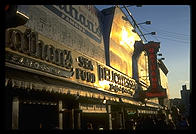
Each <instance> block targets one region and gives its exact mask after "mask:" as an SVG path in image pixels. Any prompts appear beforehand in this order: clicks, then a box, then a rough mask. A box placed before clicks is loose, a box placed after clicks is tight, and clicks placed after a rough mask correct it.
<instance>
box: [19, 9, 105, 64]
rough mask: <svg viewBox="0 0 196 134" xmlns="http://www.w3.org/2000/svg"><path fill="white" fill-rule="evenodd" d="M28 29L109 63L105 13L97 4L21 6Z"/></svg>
mask: <svg viewBox="0 0 196 134" xmlns="http://www.w3.org/2000/svg"><path fill="white" fill-rule="evenodd" d="M18 10H19V11H20V12H22V13H24V14H26V15H27V16H28V17H29V18H30V19H29V21H28V22H27V23H26V24H25V26H26V27H28V28H31V29H32V30H34V31H37V32H38V33H40V34H42V35H43V36H45V37H48V38H49V39H51V40H54V41H56V42H58V43H60V44H61V45H62V47H64V46H66V47H68V48H71V49H72V50H77V51H79V52H81V53H83V54H85V55H88V56H90V57H92V58H94V59H96V60H97V61H99V62H101V63H105V51H104V44H103V35H102V32H101V28H102V25H101V23H100V20H101V12H99V11H98V10H97V9H96V8H95V7H94V6H93V5H19V6H18Z"/></svg>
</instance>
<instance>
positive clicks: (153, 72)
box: [144, 41, 166, 98]
mask: <svg viewBox="0 0 196 134" xmlns="http://www.w3.org/2000/svg"><path fill="white" fill-rule="evenodd" d="M159 48H160V43H159V42H153V41H151V42H148V43H147V44H145V45H144V49H145V51H146V52H147V55H148V70H149V78H150V86H149V88H148V90H147V91H146V93H145V95H146V97H148V98H151V97H164V96H166V90H165V89H164V88H162V86H161V84H160V77H159V76H160V75H159V69H158V63H157V52H158V51H159Z"/></svg>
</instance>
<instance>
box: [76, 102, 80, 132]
mask: <svg viewBox="0 0 196 134" xmlns="http://www.w3.org/2000/svg"><path fill="white" fill-rule="evenodd" d="M76 118H77V128H78V129H81V111H80V103H78V110H77V117H76Z"/></svg>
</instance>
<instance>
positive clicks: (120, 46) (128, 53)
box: [109, 7, 141, 77]
mask: <svg viewBox="0 0 196 134" xmlns="http://www.w3.org/2000/svg"><path fill="white" fill-rule="evenodd" d="M124 18H126V16H125V14H124V13H123V12H122V11H121V9H120V8H119V7H115V12H114V19H113V23H112V28H111V33H110V44H109V46H110V48H109V49H110V66H112V67H114V68H115V69H117V70H120V71H121V72H123V73H124V74H127V75H128V76H130V77H132V55H133V51H134V43H135V41H140V40H141V39H140V37H139V36H138V34H137V33H135V32H133V31H132V30H134V28H133V26H132V25H131V24H130V22H129V21H127V20H126V19H124Z"/></svg>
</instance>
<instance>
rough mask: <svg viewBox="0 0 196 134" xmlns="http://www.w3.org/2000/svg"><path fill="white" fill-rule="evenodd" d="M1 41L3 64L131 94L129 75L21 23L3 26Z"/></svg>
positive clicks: (114, 92)
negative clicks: (3, 36) (2, 42)
mask: <svg viewBox="0 0 196 134" xmlns="http://www.w3.org/2000/svg"><path fill="white" fill-rule="evenodd" d="M5 42H6V48H5V49H6V56H5V61H6V66H9V67H16V66H17V68H18V69H22V70H24V68H25V69H31V70H32V72H34V73H39V74H40V73H42V74H43V75H47V76H48V74H50V75H53V76H57V77H58V78H59V79H63V80H68V81H70V82H74V83H78V84H82V85H87V86H91V87H95V88H97V89H100V90H103V91H106V92H110V93H113V94H120V95H126V96H132V95H133V94H134V90H135V88H136V82H135V81H134V80H133V79H131V78H130V77H128V76H126V75H124V74H122V73H120V72H118V71H116V70H114V69H112V68H109V67H107V66H105V65H104V64H102V63H99V62H97V61H95V60H92V59H91V58H89V57H88V56H85V55H83V54H81V53H80V52H77V51H73V50H71V49H68V48H67V47H65V46H62V45H61V44H59V43H57V42H55V41H52V40H51V39H48V38H46V37H44V36H42V35H41V34H38V33H37V32H35V31H32V29H29V28H26V27H24V26H20V27H17V28H14V29H13V28H10V29H7V30H6V41H5ZM20 67H21V68H20Z"/></svg>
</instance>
